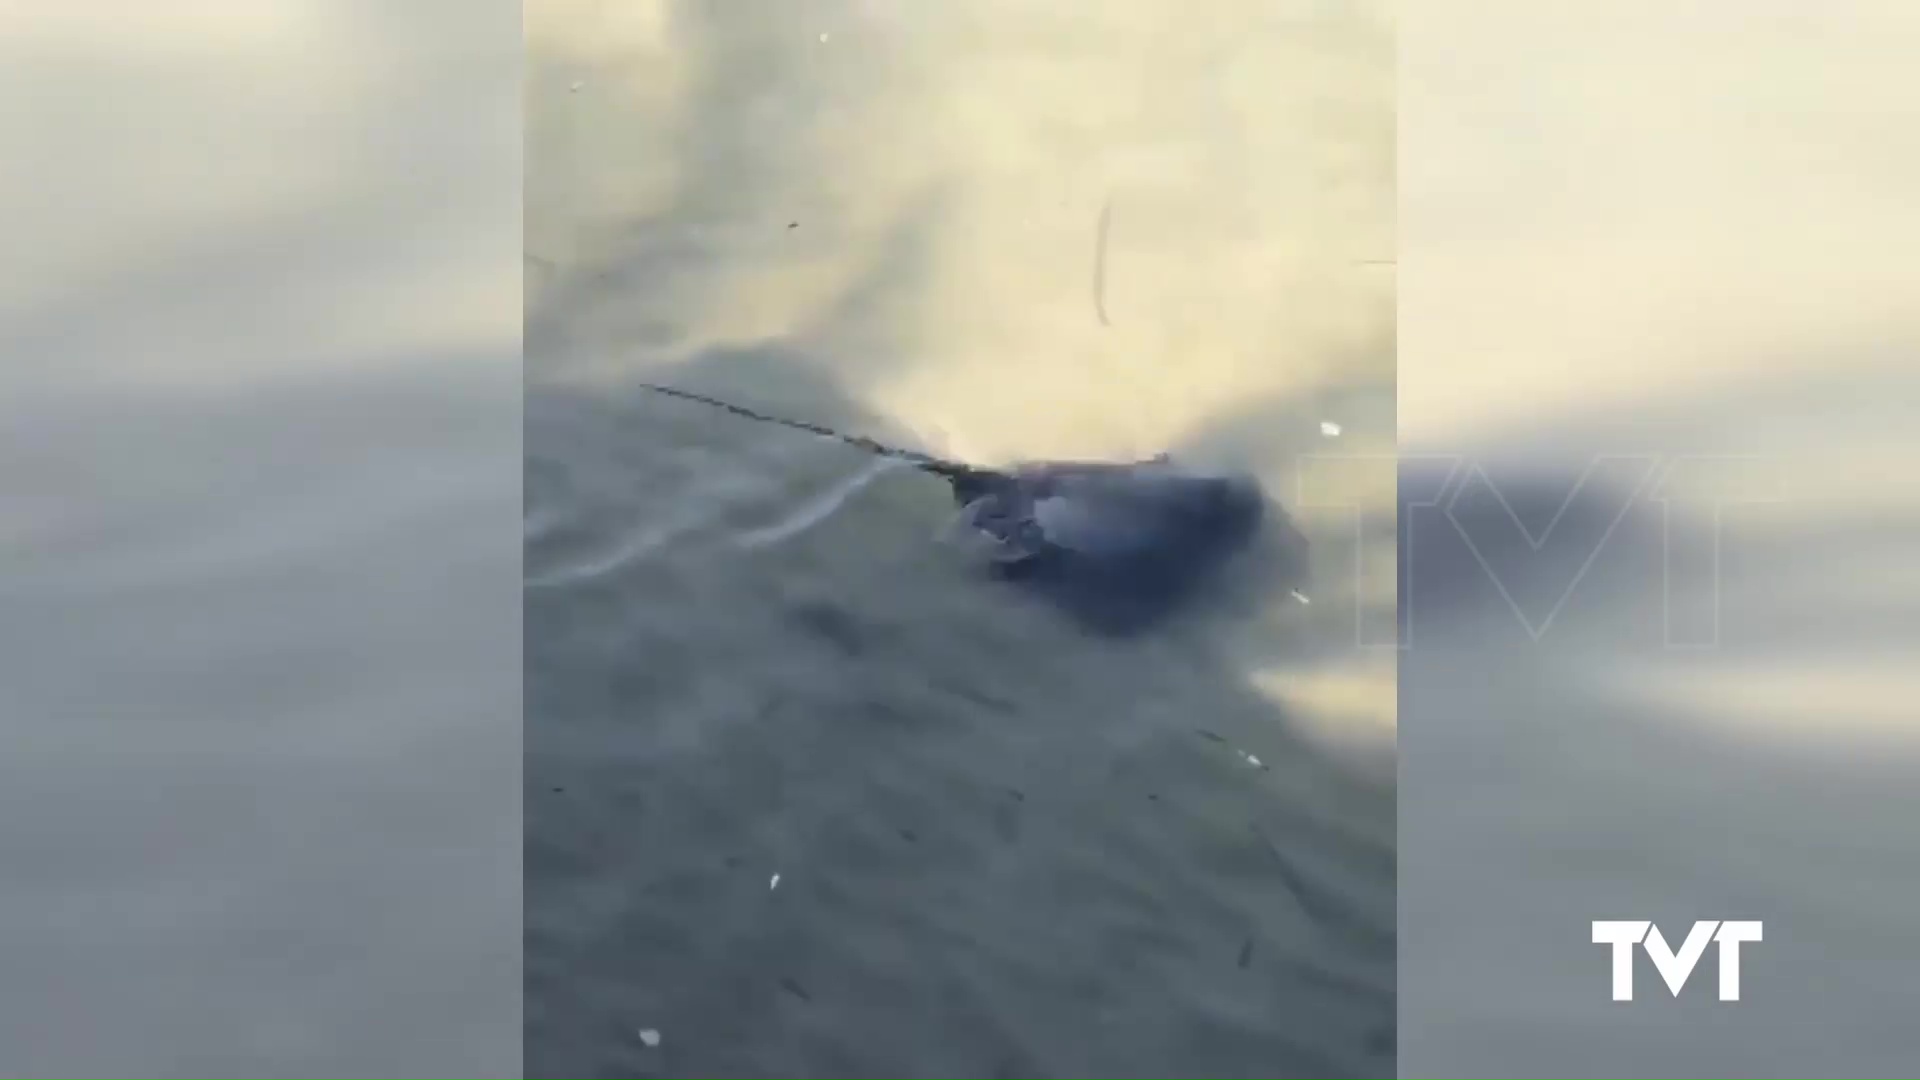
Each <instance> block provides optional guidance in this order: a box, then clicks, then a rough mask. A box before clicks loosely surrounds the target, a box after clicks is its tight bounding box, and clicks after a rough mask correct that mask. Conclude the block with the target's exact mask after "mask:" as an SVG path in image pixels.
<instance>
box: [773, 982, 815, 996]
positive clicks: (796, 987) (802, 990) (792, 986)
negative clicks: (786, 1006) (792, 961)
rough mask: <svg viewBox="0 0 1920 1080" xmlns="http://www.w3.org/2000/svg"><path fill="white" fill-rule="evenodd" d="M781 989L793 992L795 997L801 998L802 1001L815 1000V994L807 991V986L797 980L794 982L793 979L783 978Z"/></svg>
mask: <svg viewBox="0 0 1920 1080" xmlns="http://www.w3.org/2000/svg"><path fill="white" fill-rule="evenodd" d="M780 989H782V990H785V991H786V992H787V993H789V994H792V995H793V996H794V997H797V998H799V999H800V1000H801V1001H812V1000H813V995H811V994H809V993H807V988H806V987H804V986H801V985H800V984H799V983H797V982H794V981H793V980H792V979H781V980H780Z"/></svg>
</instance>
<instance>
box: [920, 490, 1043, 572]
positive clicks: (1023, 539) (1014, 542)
mask: <svg viewBox="0 0 1920 1080" xmlns="http://www.w3.org/2000/svg"><path fill="white" fill-rule="evenodd" d="M1000 510H1001V506H1000V502H999V500H998V499H996V498H995V497H993V496H988V497H986V498H981V499H975V500H973V501H972V502H970V503H968V504H967V505H965V506H963V507H961V508H960V512H959V513H958V514H956V515H954V518H953V520H952V521H951V522H949V523H948V525H947V527H946V529H945V530H943V531H942V533H941V539H943V540H944V541H946V542H948V543H951V544H955V545H957V546H960V547H963V548H966V549H968V550H971V551H974V552H975V553H977V554H980V555H982V556H984V557H985V558H987V559H990V560H992V561H993V562H1005V563H1011V562H1019V561H1020V560H1022V559H1027V558H1031V557H1032V556H1034V555H1036V554H1038V553H1039V547H1038V544H1037V543H1036V541H1038V540H1039V539H1041V537H1039V536H1037V535H1035V534H1036V532H1037V530H1035V529H1019V528H1011V529H1010V528H1008V527H1007V526H1006V524H1004V523H995V524H992V525H990V524H989V523H988V520H987V519H988V518H990V517H991V516H993V515H994V514H996V513H998V512H999V511H1000Z"/></svg>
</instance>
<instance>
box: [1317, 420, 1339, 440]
mask: <svg viewBox="0 0 1920 1080" xmlns="http://www.w3.org/2000/svg"><path fill="white" fill-rule="evenodd" d="M1320 434H1322V435H1325V436H1326V437H1327V438H1329V439H1331V438H1334V437H1335V436H1337V435H1339V434H1340V425H1339V424H1336V423H1334V422H1333V421H1331V420H1322V421H1320Z"/></svg>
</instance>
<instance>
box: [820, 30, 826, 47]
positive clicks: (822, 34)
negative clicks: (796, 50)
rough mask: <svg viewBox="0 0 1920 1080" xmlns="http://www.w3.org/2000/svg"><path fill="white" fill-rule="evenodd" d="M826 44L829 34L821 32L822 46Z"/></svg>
mask: <svg viewBox="0 0 1920 1080" xmlns="http://www.w3.org/2000/svg"><path fill="white" fill-rule="evenodd" d="M826 43H827V32H826V31H824V30H822V31H821V32H820V44H822V45H825V44H826Z"/></svg>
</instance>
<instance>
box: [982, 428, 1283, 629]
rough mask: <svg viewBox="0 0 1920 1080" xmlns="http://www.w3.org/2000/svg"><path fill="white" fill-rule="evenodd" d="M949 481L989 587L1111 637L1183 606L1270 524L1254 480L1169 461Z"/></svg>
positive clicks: (1046, 466) (1066, 465) (1055, 466)
mask: <svg viewBox="0 0 1920 1080" xmlns="http://www.w3.org/2000/svg"><path fill="white" fill-rule="evenodd" d="M946 479H947V482H948V483H949V484H950V485H951V487H952V489H953V498H954V501H955V503H957V504H958V505H959V506H960V512H959V514H958V515H957V517H956V518H955V520H954V522H953V526H952V531H953V532H954V533H958V534H961V535H969V534H970V535H971V536H973V537H974V538H975V539H976V540H978V541H979V542H980V543H981V546H983V547H984V548H985V549H986V551H987V559H986V566H987V570H988V572H989V573H990V574H991V576H993V577H994V578H996V579H998V580H1000V581H1003V582H1007V583H1009V584H1010V585H1013V586H1016V587H1019V588H1021V589H1024V590H1026V591H1028V592H1031V593H1033V594H1035V595H1038V596H1041V597H1042V598H1044V599H1046V600H1048V601H1050V602H1052V603H1053V604H1055V605H1056V606H1058V607H1060V608H1061V609H1063V610H1064V611H1065V612H1066V613H1067V614H1069V615H1070V616H1072V617H1074V618H1075V619H1077V620H1078V621H1080V622H1081V623H1082V624H1084V625H1086V626H1087V627H1089V628H1091V629H1094V630H1097V631H1101V632H1106V633H1114V634H1127V633H1132V632H1135V631H1138V630H1141V629H1144V628H1146V627H1148V626H1150V625H1153V624H1155V623H1157V622H1159V621H1160V620H1162V619H1163V618H1165V617H1166V616H1168V615H1170V614H1172V613H1173V612H1174V611H1175V610H1177V609H1179V608H1180V607H1182V606H1184V604H1185V603H1186V602H1187V601H1189V600H1191V599H1193V598H1194V597H1195V596H1196V595H1197V594H1198V593H1199V592H1200V590H1201V588H1202V587H1203V586H1205V585H1206V584H1207V583H1208V582H1209V581H1211V580H1213V579H1214V578H1216V577H1217V576H1218V575H1219V574H1220V573H1221V572H1222V571H1223V569H1224V568H1225V567H1226V565H1227V564H1228V563H1229V562H1230V561H1231V560H1232V559H1233V557H1234V556H1235V555H1236V554H1238V553H1239V552H1241V551H1242V550H1243V549H1245V548H1246V547H1248V546H1249V544H1250V543H1251V542H1252V540H1253V539H1254V537H1255V536H1256V535H1257V534H1258V532H1259V531H1260V528H1261V525H1262V522H1263V520H1264V519H1265V518H1266V517H1267V501H1266V497H1265V494H1264V493H1263V492H1262V491H1261V489H1260V486H1259V484H1258V483H1257V482H1255V481H1254V479H1253V478H1252V477H1250V476H1242V475H1208V474H1204V473H1197V472H1191V471H1188V470H1186V469H1184V468H1182V467H1180V466H1178V465H1176V464H1175V463H1174V462H1173V461H1172V459H1171V458H1170V457H1168V456H1167V455H1164V454H1163V455H1161V456H1159V457H1156V458H1153V459H1151V460H1148V461H1138V462H1132V463H1125V464H1114V463H1092V462H1037V463H1031V464H1026V465H1020V466H1016V467H1014V468H1011V469H1007V470H993V469H978V468H966V469H959V470H954V471H952V472H950V473H948V474H946Z"/></svg>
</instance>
